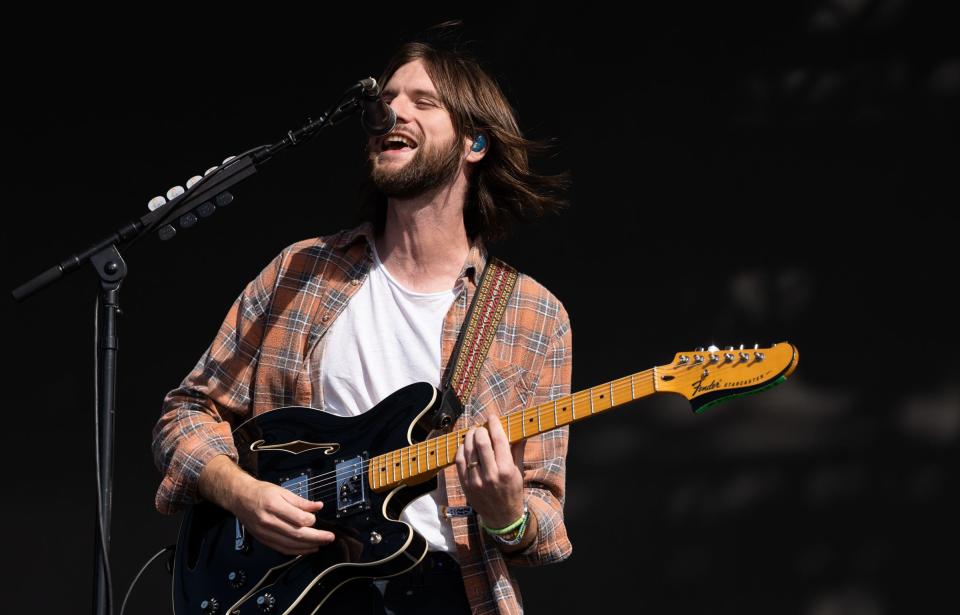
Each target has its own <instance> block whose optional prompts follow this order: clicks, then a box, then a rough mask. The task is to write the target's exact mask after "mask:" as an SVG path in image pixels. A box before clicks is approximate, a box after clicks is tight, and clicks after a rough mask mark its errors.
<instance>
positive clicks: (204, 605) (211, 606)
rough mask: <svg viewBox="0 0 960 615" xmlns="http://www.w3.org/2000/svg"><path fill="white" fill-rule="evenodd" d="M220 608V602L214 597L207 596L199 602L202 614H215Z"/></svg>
mask: <svg viewBox="0 0 960 615" xmlns="http://www.w3.org/2000/svg"><path fill="white" fill-rule="evenodd" d="M219 610H220V603H219V602H217V599H216V598H208V599H206V600H204V601H203V602H201V603H200V612H201V613H203V615H216V613H217V612H218V611H219Z"/></svg>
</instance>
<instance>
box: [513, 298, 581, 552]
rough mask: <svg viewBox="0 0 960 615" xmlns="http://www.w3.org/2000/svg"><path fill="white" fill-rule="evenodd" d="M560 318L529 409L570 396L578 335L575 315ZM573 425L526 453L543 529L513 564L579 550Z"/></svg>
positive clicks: (528, 484)
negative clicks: (568, 518)
mask: <svg viewBox="0 0 960 615" xmlns="http://www.w3.org/2000/svg"><path fill="white" fill-rule="evenodd" d="M557 322H558V323H559V324H558V326H557V329H556V331H555V332H554V334H553V336H552V337H551V339H550V342H549V345H548V347H547V351H546V355H545V357H544V360H543V368H542V369H541V372H540V378H539V380H538V382H537V386H536V388H535V389H534V393H533V395H532V397H531V398H530V400H529V401H528V403H527V404H526V406H527V407H533V406H536V405H538V404H542V403H546V402H548V401H552V400H554V399H556V398H558V397H563V396H566V395H569V394H570V386H571V377H572V372H573V337H572V332H571V329H570V319H569V317H568V316H567V313H566V311H565V310H564V309H563V307H562V306H561V307H560V311H559V314H558V319H557ZM569 429H570V428H569V426H564V427H560V428H558V429H554V430H552V431H548V432H546V433H543V434H540V435H538V436H535V437H533V438H530V439H529V440H527V444H526V448H525V449H524V455H523V466H524V467H523V480H524V492H525V495H526V502H527V508H528V509H529V511H530V514H532V515H536V517H537V525H538V528H539V531H538V533H537V538H536V539H535V540H534V542H533V544H531V545H530V546H529V547H528V548H527V549H524V550H523V551H521V552H519V553H512V554H507V555H504V559H505V560H506V561H507V562H508V563H510V564H516V565H522V566H539V565H543V564H550V563H554V562H559V561H562V560H564V559H566V558H567V557H569V556H570V553H571V552H572V551H573V545H571V544H570V540H569V538H568V537H567V529H566V526H565V525H564V521H563V503H564V499H565V497H566V487H565V482H566V468H567V446H568V443H569V438H570V432H569Z"/></svg>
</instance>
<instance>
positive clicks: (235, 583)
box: [227, 570, 247, 589]
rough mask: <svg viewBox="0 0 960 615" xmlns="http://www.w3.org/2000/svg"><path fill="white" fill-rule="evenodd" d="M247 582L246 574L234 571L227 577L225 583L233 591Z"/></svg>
mask: <svg viewBox="0 0 960 615" xmlns="http://www.w3.org/2000/svg"><path fill="white" fill-rule="evenodd" d="M246 582H247V573H245V572H244V571H242V570H234V571H232V572H230V574H228V575H227V583H229V584H230V587H232V588H233V589H239V588H241V587H243V586H244V584H245V583H246Z"/></svg>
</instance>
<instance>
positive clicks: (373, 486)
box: [370, 457, 379, 489]
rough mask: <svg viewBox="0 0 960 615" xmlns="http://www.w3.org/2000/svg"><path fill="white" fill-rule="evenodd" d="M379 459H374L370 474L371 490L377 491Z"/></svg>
mask: <svg viewBox="0 0 960 615" xmlns="http://www.w3.org/2000/svg"><path fill="white" fill-rule="evenodd" d="M377 459H379V457H374V458H373V463H372V464H371V466H370V467H371V468H372V470H371V471H370V474H372V476H371V477H370V488H371V489H376V488H377V487H378V485H377V468H378V467H379V466H377Z"/></svg>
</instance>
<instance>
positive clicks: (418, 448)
mask: <svg viewBox="0 0 960 615" xmlns="http://www.w3.org/2000/svg"><path fill="white" fill-rule="evenodd" d="M420 457H421V455H420V444H419V443H417V474H421V473H422V472H423V470H422V469H420Z"/></svg>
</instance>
